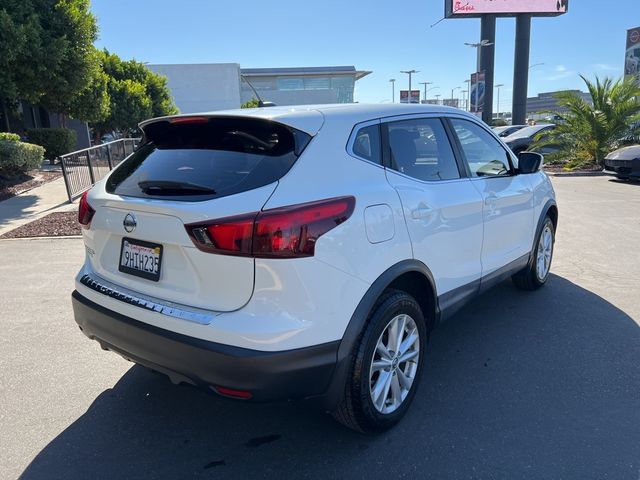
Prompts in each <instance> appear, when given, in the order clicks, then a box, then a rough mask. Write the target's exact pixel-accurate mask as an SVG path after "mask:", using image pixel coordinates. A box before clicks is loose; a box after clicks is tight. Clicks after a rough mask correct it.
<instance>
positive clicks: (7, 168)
mask: <svg viewBox="0 0 640 480" xmlns="http://www.w3.org/2000/svg"><path fill="white" fill-rule="evenodd" d="M18 138H19V137H18ZM43 158H44V148H42V147H41V146H40V145H33V144H31V143H24V142H20V141H17V140H14V139H13V138H12V137H10V139H7V136H6V135H2V136H0V173H2V174H6V175H9V176H11V175H16V174H19V173H24V172H27V171H29V170H33V169H34V168H38V167H40V165H42V159H43Z"/></svg>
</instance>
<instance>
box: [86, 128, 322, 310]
mask: <svg viewBox="0 0 640 480" xmlns="http://www.w3.org/2000/svg"><path fill="white" fill-rule="evenodd" d="M310 139H311V137H310V136H309V135H308V134H306V133H304V132H301V131H299V130H296V129H294V128H291V127H288V126H285V125H283V124H280V123H277V122H273V121H270V120H267V119H259V118H250V117H209V116H203V117H193V116H192V117H174V118H169V119H160V120H159V121H156V122H152V123H147V124H146V125H144V139H143V143H142V145H141V146H140V147H139V148H138V149H137V150H136V152H134V154H133V155H131V156H130V157H129V158H128V159H127V160H125V161H124V162H123V163H122V164H121V165H119V166H118V168H116V169H115V170H114V171H113V172H112V174H111V175H110V176H109V177H108V178H107V179H106V180H105V181H103V182H101V183H100V184H98V185H97V186H96V187H95V188H94V189H92V190H91V192H90V193H89V195H88V197H87V202H88V203H89V205H90V206H91V208H93V209H94V210H95V214H94V216H93V218H92V220H91V225H90V228H88V229H86V230H85V242H86V244H87V247H88V248H87V252H88V258H89V261H90V264H91V268H92V269H93V270H94V271H95V273H96V274H98V275H99V276H100V277H102V278H104V279H106V280H109V281H111V282H112V283H115V284H117V285H121V286H125V287H127V288H129V289H131V290H133V291H135V292H140V293H143V294H146V295H148V296H151V297H155V298H158V299H161V300H163V301H165V302H167V301H168V302H175V303H179V304H182V305H189V306H194V307H199V308H204V309H209V310H216V311H231V310H236V309H238V308H241V307H242V306H243V305H244V304H245V303H247V302H248V301H249V299H250V298H251V295H252V292H253V285H254V259H253V258H247V257H242V256H234V255H228V254H227V255H221V254H218V253H210V252H207V251H203V250H202V249H198V248H196V247H195V245H194V242H193V241H192V239H191V237H190V236H189V234H188V233H187V229H186V228H185V225H187V224H192V223H199V222H206V221H209V220H212V219H219V218H227V217H233V216H236V215H240V214H247V213H250V212H259V211H260V210H261V209H262V207H263V206H264V204H265V203H266V201H267V200H268V198H269V197H270V196H271V194H272V193H273V191H274V190H275V188H276V186H277V182H278V180H279V179H280V178H281V177H282V176H283V175H284V174H285V173H286V172H287V171H288V170H289V169H290V168H291V167H292V166H293V164H294V163H295V161H296V160H297V158H298V157H299V156H300V154H301V152H302V150H303V149H304V147H305V146H306V145H307V143H308V142H309V141H310Z"/></svg>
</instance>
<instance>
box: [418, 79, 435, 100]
mask: <svg viewBox="0 0 640 480" xmlns="http://www.w3.org/2000/svg"><path fill="white" fill-rule="evenodd" d="M432 84H433V82H420V85H424V101H425V102H426V101H427V85H432Z"/></svg>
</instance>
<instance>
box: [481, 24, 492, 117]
mask: <svg viewBox="0 0 640 480" xmlns="http://www.w3.org/2000/svg"><path fill="white" fill-rule="evenodd" d="M480 38H481V39H482V40H483V41H484V40H488V42H487V43H486V46H485V47H481V48H479V49H478V50H482V49H484V51H483V52H482V53H481V54H480V72H484V82H485V83H484V108H483V110H482V120H483V121H484V122H485V123H488V124H490V123H491V121H492V120H493V67H494V63H495V56H496V46H495V43H496V16H495V15H483V16H482V17H481V19H480Z"/></svg>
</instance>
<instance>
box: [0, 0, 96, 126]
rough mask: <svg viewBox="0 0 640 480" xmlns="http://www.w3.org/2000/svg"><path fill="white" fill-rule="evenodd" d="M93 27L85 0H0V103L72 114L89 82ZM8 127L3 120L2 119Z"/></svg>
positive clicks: (3, 108) (92, 65) (94, 22)
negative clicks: (20, 103)
mask: <svg viewBox="0 0 640 480" xmlns="http://www.w3.org/2000/svg"><path fill="white" fill-rule="evenodd" d="M97 32H98V28H97V25H96V20H95V17H94V16H93V15H92V14H91V12H90V11H89V0H2V4H1V5H0V103H1V104H2V110H3V113H4V117H5V119H7V115H6V113H7V105H9V104H11V103H12V102H15V100H17V99H25V100H28V101H30V102H32V103H34V104H40V105H42V106H44V107H46V108H48V109H50V110H52V111H57V112H62V113H71V111H72V107H71V106H72V104H73V101H74V99H75V98H76V96H77V95H78V93H79V92H81V91H82V90H84V89H85V88H86V87H87V86H88V85H89V83H90V82H91V80H92V72H93V71H94V70H93V69H94V68H95V63H94V62H95V57H94V56H93V55H91V53H92V50H93V42H94V41H95V39H96V37H97ZM5 128H7V129H8V122H6V123H5Z"/></svg>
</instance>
